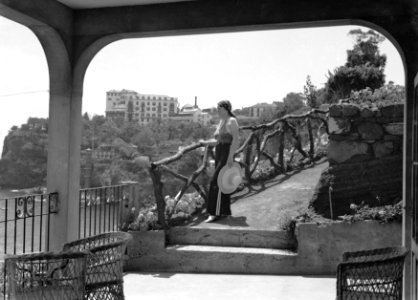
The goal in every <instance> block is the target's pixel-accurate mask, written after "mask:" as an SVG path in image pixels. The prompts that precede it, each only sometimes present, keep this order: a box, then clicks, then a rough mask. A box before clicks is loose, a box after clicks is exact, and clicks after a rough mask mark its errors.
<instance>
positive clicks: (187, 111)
mask: <svg viewBox="0 0 418 300" xmlns="http://www.w3.org/2000/svg"><path fill="white" fill-rule="evenodd" d="M211 119H212V116H211V115H210V114H209V113H207V112H203V111H202V110H201V109H200V108H199V107H198V106H197V97H195V104H194V105H191V104H186V105H184V106H183V107H182V108H181V110H180V111H179V112H178V113H177V114H175V115H172V116H170V120H172V121H175V122H181V123H199V124H202V125H205V126H207V125H209V123H210V120H211Z"/></svg>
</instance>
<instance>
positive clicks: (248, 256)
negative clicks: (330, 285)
mask: <svg viewBox="0 0 418 300" xmlns="http://www.w3.org/2000/svg"><path fill="white" fill-rule="evenodd" d="M167 240H168V244H167V245H165V246H164V245H162V246H160V250H156V251H150V252H148V253H143V254H140V255H138V256H137V257H135V258H134V259H131V260H130V261H129V265H127V269H128V270H140V271H141V272H183V273H228V274H287V275H291V274H300V270H297V269H298V268H297V267H296V266H297V253H296V252H295V251H294V249H295V247H296V241H295V239H294V237H293V236H292V235H290V234H288V233H287V232H286V231H269V230H250V229H243V228H239V229H237V228H207V227H206V228H205V227H189V226H184V227H174V228H171V229H170V231H169V234H168V237H167Z"/></svg>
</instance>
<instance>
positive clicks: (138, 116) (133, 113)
mask: <svg viewBox="0 0 418 300" xmlns="http://www.w3.org/2000/svg"><path fill="white" fill-rule="evenodd" d="M178 112H179V103H178V100H177V98H175V97H170V96H167V95H155V94H140V93H137V92H135V91H130V90H125V89H123V90H121V91H117V90H111V91H108V92H106V117H108V118H122V119H123V120H125V121H136V122H138V123H140V124H148V123H150V122H153V121H156V120H168V119H169V117H170V116H172V115H175V114H177V113H178Z"/></svg>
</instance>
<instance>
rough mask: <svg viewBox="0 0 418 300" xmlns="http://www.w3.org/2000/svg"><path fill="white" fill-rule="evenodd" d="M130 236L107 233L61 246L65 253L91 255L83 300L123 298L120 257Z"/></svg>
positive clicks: (121, 258) (120, 233) (121, 262)
mask: <svg viewBox="0 0 418 300" xmlns="http://www.w3.org/2000/svg"><path fill="white" fill-rule="evenodd" d="M130 239H131V235H130V234H129V233H126V232H110V233H103V234H99V235H96V236H92V237H88V238H84V239H80V240H77V241H74V242H70V243H67V244H65V245H64V251H84V250H88V251H90V252H91V255H90V256H89V258H88V260H87V276H86V296H85V299H94V300H96V299H106V300H110V299H124V294H123V257H124V254H125V249H126V245H127V243H128V241H129V240H130Z"/></svg>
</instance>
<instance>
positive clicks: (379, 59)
mask: <svg viewBox="0 0 418 300" xmlns="http://www.w3.org/2000/svg"><path fill="white" fill-rule="evenodd" d="M349 35H351V36H353V37H354V38H355V44H354V46H353V49H351V50H348V51H347V62H346V63H345V65H344V66H340V67H338V68H336V69H335V70H334V72H333V73H331V72H329V74H328V81H327V83H326V85H325V88H326V101H327V102H328V103H335V102H337V101H338V100H340V99H344V98H347V97H349V96H350V93H351V91H353V90H354V91H359V90H362V89H365V88H367V87H369V88H370V89H371V90H372V91H374V90H375V89H377V88H380V87H381V86H382V85H383V84H384V83H385V75H384V69H385V66H386V56H385V55H383V54H380V51H379V44H380V43H381V42H383V40H384V37H383V36H381V35H379V34H378V33H376V32H374V31H373V30H369V31H367V32H363V31H362V30H361V29H356V30H351V31H350V32H349Z"/></svg>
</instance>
